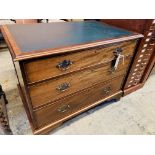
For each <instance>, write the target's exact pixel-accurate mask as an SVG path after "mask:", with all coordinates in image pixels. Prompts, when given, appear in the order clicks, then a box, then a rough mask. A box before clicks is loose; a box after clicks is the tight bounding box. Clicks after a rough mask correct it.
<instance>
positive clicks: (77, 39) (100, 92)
mask: <svg viewBox="0 0 155 155" xmlns="http://www.w3.org/2000/svg"><path fill="white" fill-rule="evenodd" d="M2 33H3V35H4V38H5V40H6V42H7V44H8V47H9V49H10V53H11V55H12V59H13V62H14V66H15V70H16V73H17V78H18V82H19V84H18V87H19V90H20V95H21V97H22V100H23V103H24V107H25V110H26V112H27V115H28V118H29V121H30V124H31V127H32V130H33V132H34V134H44V133H47V132H49V131H51V130H52V129H53V128H55V127H56V126H59V125H60V124H61V123H63V122H64V121H65V120H67V119H69V118H71V117H73V116H76V115H77V114H79V113H81V112H84V111H85V110H87V109H90V108H92V107H94V106H95V105H98V104H100V103H102V102H103V101H106V100H109V99H119V98H120V97H121V96H122V86H123V84H124V80H125V79H126V74H127V72H128V69H129V66H130V64H131V62H132V58H133V56H134V54H135V51H134V49H135V47H136V44H137V40H138V38H140V37H142V35H140V34H137V33H133V32H129V31H126V30H123V29H119V28H115V27H111V26H109V25H107V24H103V23H99V22H92V21H91V22H65V23H52V24H25V25H18V24H16V25H9V26H3V27H2Z"/></svg>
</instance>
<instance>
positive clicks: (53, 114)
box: [34, 76, 124, 128]
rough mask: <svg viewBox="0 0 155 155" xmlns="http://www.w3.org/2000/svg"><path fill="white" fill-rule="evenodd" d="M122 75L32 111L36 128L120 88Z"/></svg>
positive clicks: (61, 117)
mask: <svg viewBox="0 0 155 155" xmlns="http://www.w3.org/2000/svg"><path fill="white" fill-rule="evenodd" d="M123 79H124V78H123V76H120V77H119V78H115V79H113V80H111V81H108V82H105V83H101V84H98V85H96V86H94V87H92V88H89V89H87V90H85V91H81V92H79V93H77V94H74V95H73V96H70V97H67V98H65V99H62V100H59V101H57V102H55V104H52V105H48V106H46V107H44V108H42V109H40V110H36V111H34V115H35V119H36V121H37V126H38V128H40V127H43V126H46V125H48V124H49V123H54V122H56V121H58V120H60V119H63V118H65V117H67V116H69V115H71V114H74V113H75V112H77V111H79V110H81V109H83V108H86V107H87V106H90V105H91V104H93V103H95V102H97V101H99V100H101V99H104V98H105V97H108V96H110V95H112V94H113V93H116V92H117V91H119V90H120V89H121V86H122V82H123Z"/></svg>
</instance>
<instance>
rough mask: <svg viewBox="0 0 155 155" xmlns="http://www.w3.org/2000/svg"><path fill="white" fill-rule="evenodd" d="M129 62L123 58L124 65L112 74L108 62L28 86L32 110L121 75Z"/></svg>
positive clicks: (120, 65) (119, 66)
mask: <svg viewBox="0 0 155 155" xmlns="http://www.w3.org/2000/svg"><path fill="white" fill-rule="evenodd" d="M130 60H131V57H128V58H125V63H124V65H122V63H120V64H119V65H118V68H117V70H115V71H112V72H111V65H112V62H109V63H104V64H100V65H97V66H94V67H91V68H87V69H84V70H81V71H78V72H74V73H71V74H67V75H63V76H60V77H57V78H54V79H50V80H47V81H45V82H41V83H38V84H35V85H32V86H29V93H30V98H31V102H32V105H33V108H36V107H38V106H41V105H44V104H47V103H50V102H52V101H55V100H57V99H60V98H62V97H64V96H67V95H69V94H72V93H74V92H77V91H79V90H83V89H85V88H88V87H90V86H92V85H94V84H97V83H100V82H104V81H106V80H109V79H111V78H113V77H116V76H119V75H122V74H124V73H125V72H126V70H127V68H128V64H129V63H130Z"/></svg>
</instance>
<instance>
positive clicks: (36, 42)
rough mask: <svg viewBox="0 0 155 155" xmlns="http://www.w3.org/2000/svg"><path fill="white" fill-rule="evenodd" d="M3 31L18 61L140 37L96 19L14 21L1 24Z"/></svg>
mask: <svg viewBox="0 0 155 155" xmlns="http://www.w3.org/2000/svg"><path fill="white" fill-rule="evenodd" d="M2 32H3V34H4V36H5V37H6V38H7V40H8V42H9V44H10V46H12V49H13V56H14V58H15V59H17V60H18V59H20V58H21V59H26V58H28V57H35V56H39V55H43V54H44V55H49V54H53V53H59V52H60V51H62V52H64V51H65V50H67V49H68V48H70V49H71V48H75V49H78V48H80V47H83V48H86V47H91V45H94V46H95V45H97V44H98V43H99V44H102V43H104V42H107V43H108V41H110V40H113V39H120V38H126V40H127V37H133V36H134V38H135V37H136V38H138V37H140V36H139V35H138V34H135V33H133V32H129V31H127V30H123V29H120V28H116V27H112V26H109V25H107V24H103V23H99V22H95V21H87V22H61V23H47V24H15V25H8V26H4V27H3V28H2ZM128 39H129V38H128ZM131 39H132V38H131ZM117 41H119V40H117ZM56 51H57V52H56Z"/></svg>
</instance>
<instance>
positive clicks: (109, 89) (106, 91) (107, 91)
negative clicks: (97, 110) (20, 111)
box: [103, 86, 111, 94]
mask: <svg viewBox="0 0 155 155" xmlns="http://www.w3.org/2000/svg"><path fill="white" fill-rule="evenodd" d="M110 91H111V87H110V86H108V87H106V88H105V89H104V90H103V92H104V93H105V94H109V93H110Z"/></svg>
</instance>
